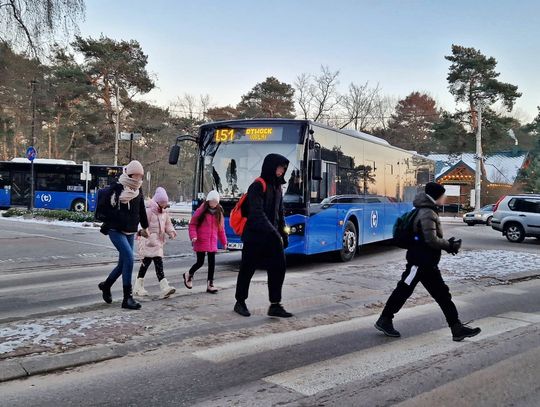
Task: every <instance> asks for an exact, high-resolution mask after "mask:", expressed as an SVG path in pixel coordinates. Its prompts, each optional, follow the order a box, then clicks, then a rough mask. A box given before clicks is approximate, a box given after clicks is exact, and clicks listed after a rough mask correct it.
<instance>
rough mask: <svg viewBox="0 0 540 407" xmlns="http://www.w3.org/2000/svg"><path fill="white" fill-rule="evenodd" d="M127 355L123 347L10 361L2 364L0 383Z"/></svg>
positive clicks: (101, 348)
mask: <svg viewBox="0 0 540 407" xmlns="http://www.w3.org/2000/svg"><path fill="white" fill-rule="evenodd" d="M127 354H128V352H127V350H125V349H122V347H118V348H110V347H100V348H94V349H83V350H78V351H75V352H70V353H63V354H56V355H45V356H32V357H29V358H27V359H24V360H22V361H20V362H17V361H9V360H8V361H6V362H4V363H1V367H2V368H1V369H0V383H2V382H7V381H10V380H16V379H22V378H25V377H29V376H35V375H38V374H42V373H51V372H54V371H57V370H63V369H68V368H71V367H77V366H82V365H87V364H90V363H97V362H103V361H105V360H110V359H115V358H119V357H122V356H126V355H127Z"/></svg>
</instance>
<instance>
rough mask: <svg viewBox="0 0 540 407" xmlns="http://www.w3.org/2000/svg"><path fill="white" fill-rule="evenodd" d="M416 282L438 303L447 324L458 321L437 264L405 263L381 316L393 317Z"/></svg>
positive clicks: (450, 324) (448, 291)
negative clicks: (415, 264)
mask: <svg viewBox="0 0 540 407" xmlns="http://www.w3.org/2000/svg"><path fill="white" fill-rule="evenodd" d="M418 283H422V285H423V286H424V287H425V288H426V290H427V292H428V293H429V294H430V295H431V296H432V297H433V299H434V300H435V301H436V302H437V304H439V306H440V307H441V309H442V312H443V313H444V316H445V317H446V322H447V323H448V326H452V325H454V324H456V323H457V322H459V316H458V311H457V309H456V306H455V304H454V303H453V302H452V295H451V294H450V289H449V288H448V286H447V285H446V284H445V282H444V280H443V278H442V275H441V271H440V270H439V268H438V267H437V266H433V267H416V266H413V265H412V264H408V265H407V268H406V270H405V272H404V273H403V275H402V276H401V280H400V281H399V283H398V284H397V287H396V288H395V290H394V292H393V293H392V294H391V295H390V298H388V301H387V302H386V306H385V307H384V310H383V312H382V316H383V317H387V318H393V317H394V315H395V314H397V313H398V311H399V310H400V309H401V307H403V305H404V304H405V302H406V301H407V299H408V298H409V297H410V296H411V295H412V293H413V291H414V289H415V288H416V285H417V284H418Z"/></svg>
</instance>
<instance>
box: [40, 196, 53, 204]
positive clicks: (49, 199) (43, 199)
mask: <svg viewBox="0 0 540 407" xmlns="http://www.w3.org/2000/svg"><path fill="white" fill-rule="evenodd" d="M51 201H52V196H51V194H41V202H45V203H48V202H51Z"/></svg>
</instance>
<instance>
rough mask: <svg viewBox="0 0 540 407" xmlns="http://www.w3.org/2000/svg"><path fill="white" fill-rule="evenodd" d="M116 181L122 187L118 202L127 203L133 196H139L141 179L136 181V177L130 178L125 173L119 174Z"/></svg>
mask: <svg viewBox="0 0 540 407" xmlns="http://www.w3.org/2000/svg"><path fill="white" fill-rule="evenodd" d="M118 182H120V184H122V186H123V187H124V188H123V189H122V192H121V193H120V202H121V203H123V204H126V203H128V202H129V201H131V200H132V199H133V198H136V197H138V196H139V189H140V188H141V186H142V183H143V182H142V180H141V181H138V180H136V179H133V178H130V177H129V176H128V175H127V174H125V173H124V174H122V175H120V178H119V179H118Z"/></svg>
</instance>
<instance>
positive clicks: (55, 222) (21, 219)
mask: <svg viewBox="0 0 540 407" xmlns="http://www.w3.org/2000/svg"><path fill="white" fill-rule="evenodd" d="M0 219H2V220H7V221H10V222H23V223H40V224H45V225H54V226H63V227H69V228H93V229H99V227H100V225H99V224H97V223H94V222H70V221H66V220H49V219H34V218H30V219H27V218H24V217H22V216H10V217H7V218H4V217H0Z"/></svg>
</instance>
